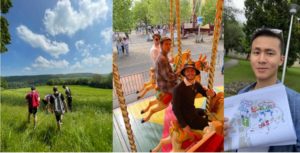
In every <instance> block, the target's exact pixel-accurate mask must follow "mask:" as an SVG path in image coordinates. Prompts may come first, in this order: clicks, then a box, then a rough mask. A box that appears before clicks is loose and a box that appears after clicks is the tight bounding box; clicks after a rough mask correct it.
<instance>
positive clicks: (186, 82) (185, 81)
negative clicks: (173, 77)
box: [183, 77, 195, 86]
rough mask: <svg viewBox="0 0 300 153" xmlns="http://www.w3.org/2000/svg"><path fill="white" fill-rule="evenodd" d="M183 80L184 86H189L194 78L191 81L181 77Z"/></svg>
mask: <svg viewBox="0 0 300 153" xmlns="http://www.w3.org/2000/svg"><path fill="white" fill-rule="evenodd" d="M183 82H184V84H185V85H186V86H191V85H193V84H195V80H194V81H193V82H189V81H188V80H187V79H186V78H185V77H184V79H183Z"/></svg>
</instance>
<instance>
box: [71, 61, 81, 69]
mask: <svg viewBox="0 0 300 153" xmlns="http://www.w3.org/2000/svg"><path fill="white" fill-rule="evenodd" d="M82 68H83V67H82V65H81V64H80V62H76V63H75V64H74V65H72V66H71V69H72V70H76V69H77V70H78V69H82Z"/></svg>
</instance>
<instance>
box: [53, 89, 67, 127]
mask: <svg viewBox="0 0 300 153" xmlns="http://www.w3.org/2000/svg"><path fill="white" fill-rule="evenodd" d="M53 92H54V93H53V95H52V96H51V97H50V103H51V104H52V106H53V110H54V114H55V118H56V123H57V128H58V130H60V129H61V124H62V118H63V115H64V113H65V107H66V105H65V101H64V100H65V98H64V95H63V94H61V93H59V92H58V89H57V87H56V86H54V87H53Z"/></svg>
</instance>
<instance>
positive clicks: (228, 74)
mask: <svg viewBox="0 0 300 153" xmlns="http://www.w3.org/2000/svg"><path fill="white" fill-rule="evenodd" d="M225 59H226V58H225ZM229 59H230V58H228V57H227V61H228V60H229ZM281 74H282V73H281V72H279V73H278V79H281ZM299 78H300V68H295V67H291V68H288V69H287V72H286V77H285V85H287V86H288V87H289V88H291V89H293V90H295V91H297V92H300V86H299V83H300V81H299ZM234 81H247V82H253V81H255V77H254V73H253V72H252V69H251V66H250V63H249V61H247V60H239V64H238V65H236V66H233V67H230V68H227V69H225V71H224V82H225V86H226V85H228V84H230V83H232V82H234ZM297 82H298V83H297ZM225 92H226V91H225Z"/></svg>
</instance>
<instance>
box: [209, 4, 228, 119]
mask: <svg viewBox="0 0 300 153" xmlns="http://www.w3.org/2000/svg"><path fill="white" fill-rule="evenodd" d="M223 2H224V0H218V1H217V10H216V18H215V23H214V25H215V27H214V37H213V45H212V55H211V60H210V69H209V78H208V88H209V89H213V86H214V74H215V67H216V57H217V52H218V43H219V36H220V29H221V22H222V12H223ZM211 99H212V97H209V98H208V99H207V102H206V112H207V113H208V114H210V101H211Z"/></svg>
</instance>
